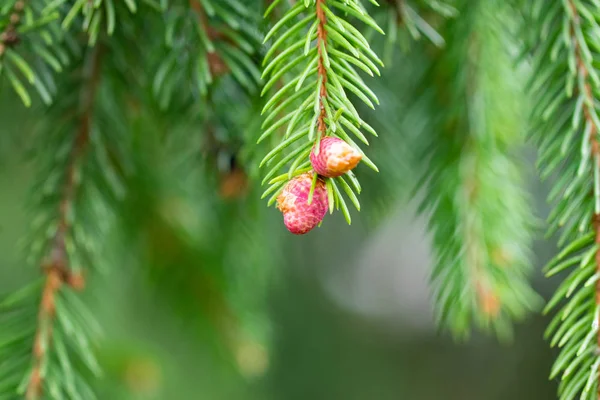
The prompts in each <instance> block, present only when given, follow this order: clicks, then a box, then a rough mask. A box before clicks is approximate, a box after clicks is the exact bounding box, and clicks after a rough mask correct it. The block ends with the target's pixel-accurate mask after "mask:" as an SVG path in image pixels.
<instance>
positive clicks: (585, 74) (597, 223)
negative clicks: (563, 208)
mask: <svg viewBox="0 0 600 400" xmlns="http://www.w3.org/2000/svg"><path fill="white" fill-rule="evenodd" d="M568 6H569V8H570V11H571V15H572V18H571V19H570V27H569V33H570V36H571V42H572V43H573V48H574V50H575V61H576V65H577V74H578V78H579V79H578V80H580V81H581V82H583V88H580V91H581V92H582V94H583V96H584V98H585V101H584V102H583V116H584V118H585V121H586V123H587V124H588V125H589V126H590V132H589V136H588V137H587V138H586V139H587V140H589V142H590V148H591V152H592V155H593V157H594V159H595V160H596V163H600V144H599V143H598V139H597V134H598V127H597V126H596V124H595V123H594V119H593V118H592V110H593V107H594V102H595V99H594V96H593V94H592V85H591V84H590V77H589V71H588V68H587V66H586V65H585V62H584V57H583V54H582V50H581V45H580V44H579V41H578V40H577V36H576V34H575V30H576V29H577V28H578V26H579V25H580V23H581V19H580V16H579V11H578V10H577V7H576V6H575V4H574V3H573V0H569V2H568ZM592 226H593V229H594V231H595V241H596V244H597V245H599V247H598V250H597V251H596V257H595V260H596V273H600V214H598V213H596V214H594V216H593V218H592ZM595 300H596V304H597V305H600V281H598V282H596V298H595ZM596 345H597V347H598V348H600V330H598V333H597V337H596ZM598 382H599V384H598V392H597V396H598V399H600V372H599V373H598Z"/></svg>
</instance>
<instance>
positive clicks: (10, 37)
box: [0, 0, 25, 58]
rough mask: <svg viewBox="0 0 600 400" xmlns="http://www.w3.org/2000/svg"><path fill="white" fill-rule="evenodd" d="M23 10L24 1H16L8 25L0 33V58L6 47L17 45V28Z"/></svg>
mask: <svg viewBox="0 0 600 400" xmlns="http://www.w3.org/2000/svg"><path fill="white" fill-rule="evenodd" d="M23 10H25V0H17V1H16V2H15V5H14V6H13V10H12V13H11V14H10V16H9V17H8V18H9V23H8V25H7V26H6V28H5V29H4V31H3V32H2V33H0V58H2V56H3V55H4V53H5V51H6V48H7V47H12V46H16V45H17V44H18V43H19V34H18V33H17V28H18V27H19V24H20V23H21V17H22V15H21V14H23Z"/></svg>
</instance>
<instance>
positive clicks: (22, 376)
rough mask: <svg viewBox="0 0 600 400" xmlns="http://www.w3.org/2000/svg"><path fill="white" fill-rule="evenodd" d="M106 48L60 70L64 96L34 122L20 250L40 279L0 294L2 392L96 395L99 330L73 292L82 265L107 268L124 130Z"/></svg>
mask: <svg viewBox="0 0 600 400" xmlns="http://www.w3.org/2000/svg"><path fill="white" fill-rule="evenodd" d="M103 46H104V44H102V45H97V46H94V47H93V48H89V49H87V50H86V51H85V54H86V56H85V57H84V59H83V60H82V61H77V62H76V63H75V62H74V63H73V65H72V66H71V68H69V70H68V71H67V72H66V73H65V74H64V77H63V78H61V82H60V85H59V86H60V92H59V94H61V96H62V97H61V98H62V99H63V100H61V101H60V102H56V103H55V104H53V105H52V107H51V108H50V110H49V111H48V115H47V122H46V123H44V124H41V126H40V127H39V134H40V136H39V138H37V140H36V145H38V146H40V149H38V151H37V152H36V162H37V164H38V166H39V175H38V177H37V179H36V180H35V181H34V182H33V188H32V189H33V193H32V201H33V204H32V206H33V209H34V210H35V218H34V219H33V220H32V224H31V228H30V240H29V243H28V246H27V249H28V255H29V259H30V260H31V261H32V262H33V263H36V264H37V265H41V267H42V270H43V272H44V277H43V279H40V280H39V281H36V282H34V283H32V284H30V285H27V286H26V287H24V288H23V289H21V290H19V291H17V292H14V293H12V294H9V295H8V296H6V297H5V298H3V299H0V324H2V326H3V329H2V331H0V358H1V359H2V360H3V363H0V382H1V384H0V397H3V398H4V397H8V398H14V397H15V396H25V397H26V398H27V399H41V398H85V399H94V398H95V395H94V393H93V391H92V389H91V385H90V383H89V381H88V379H89V377H90V376H95V377H98V376H100V374H101V370H100V367H99V365H98V361H97V360H96V357H95V354H94V347H95V345H96V342H97V340H98V338H99V336H100V335H101V328H100V327H99V326H98V323H97V322H96V320H95V318H94V316H93V315H91V312H90V311H89V309H88V306H87V304H86V303H87V297H88V296H89V295H88V293H86V298H85V299H84V298H83V297H80V296H79V295H77V294H76V293H75V292H76V291H77V290H81V289H83V287H84V286H89V285H87V283H86V281H87V279H84V273H83V272H84V269H85V276H92V275H94V276H96V274H97V273H99V272H102V271H103V268H104V265H103V263H104V258H103V254H102V251H101V246H102V240H101V239H103V238H105V237H106V233H107V229H108V228H109V227H110V224H111V221H112V220H113V218H112V216H113V211H112V210H113V209H114V204H112V203H113V202H114V201H115V200H118V199H119V198H120V197H122V195H123V187H122V183H121V181H120V180H121V178H120V172H118V170H119V169H121V168H123V167H124V164H123V161H122V160H121V156H120V155H121V154H123V146H122V144H123V141H124V140H126V133H125V132H126V131H125V130H124V129H120V128H122V126H120V125H119V123H120V122H121V119H120V114H119V113H120V112H122V111H123V110H124V109H126V108H125V107H124V106H123V103H124V102H125V101H127V100H129V98H128V99H123V98H122V97H120V96H118V95H116V93H114V92H113V91H112V89H113V83H114V81H113V80H118V79H120V77H118V74H116V75H115V74H107V73H106V70H107V69H106V67H105V64H106V63H107V62H106V61H105V60H104V58H105V57H103V56H102V54H103V53H104V51H107V50H105V48H104V47H103ZM111 50H114V49H113V48H112V47H111ZM111 56H113V57H114V56H116V54H115V52H112V54H111ZM109 61H113V58H112V57H111V59H110V60H109ZM111 67H113V68H114V65H111ZM113 68H111V69H110V71H112V72H115V70H114V69H113ZM101 71H102V72H101ZM101 76H102V78H103V79H102V80H101V79H100V77H101ZM119 105H121V107H119ZM108 127H110V129H109V128H108ZM42 149H43V151H42ZM86 292H89V291H86Z"/></svg>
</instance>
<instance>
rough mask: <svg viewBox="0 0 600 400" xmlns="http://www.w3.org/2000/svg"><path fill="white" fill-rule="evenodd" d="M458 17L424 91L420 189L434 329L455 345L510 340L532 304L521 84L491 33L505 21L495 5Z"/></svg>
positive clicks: (465, 6) (476, 5)
mask: <svg viewBox="0 0 600 400" xmlns="http://www.w3.org/2000/svg"><path fill="white" fill-rule="evenodd" d="M459 10H460V11H461V17H460V18H457V19H455V20H450V21H448V23H447V28H446V30H445V31H444V33H445V36H446V37H447V38H448V46H447V47H446V48H445V49H443V50H440V58H438V59H435V60H434V62H433V65H432V67H431V70H430V71H429V73H428V74H426V75H425V77H424V82H423V83H424V85H429V84H430V82H436V89H435V90H434V91H433V92H430V94H427V95H426V97H425V100H426V101H431V100H433V103H432V105H431V107H432V110H433V111H432V112H433V114H435V115H436V117H435V118H432V119H431V121H430V125H429V128H428V131H430V133H429V137H428V140H427V141H426V142H425V143H426V145H425V146H424V148H423V151H422V152H420V153H419V155H420V156H421V157H420V158H421V159H422V160H425V164H424V165H423V170H424V172H423V175H424V176H423V178H422V179H420V180H418V182H419V183H420V184H421V183H422V182H426V185H425V188H424V189H425V194H424V197H423V201H422V205H421V209H422V210H426V211H427V212H428V216H429V219H430V229H431V231H432V233H433V246H434V250H435V253H436V261H435V265H434V268H433V271H432V276H431V280H432V286H433V288H434V292H435V300H436V306H437V310H436V311H437V319H438V323H439V324H440V325H441V326H442V327H443V328H446V329H448V330H449V331H450V332H451V333H452V334H453V335H454V336H455V337H458V338H466V337H468V336H469V334H470V332H471V330H472V329H473V328H477V329H480V330H484V331H493V332H495V333H497V334H498V335H499V336H500V337H501V338H509V337H510V336H511V334H512V320H513V319H521V318H523V316H524V315H525V314H526V313H527V312H529V311H532V310H533V309H535V308H536V307H537V306H538V305H539V297H538V296H537V295H536V294H535V293H534V292H533V290H532V289H531V287H530V286H529V284H528V282H527V277H528V275H529V273H530V270H531V265H530V262H529V259H528V258H529V251H530V250H529V245H530V243H531V225H532V222H531V221H532V219H533V218H532V215H531V211H530V209H529V208H528V201H527V196H526V194H525V193H524V190H523V188H522V187H521V186H522V176H521V171H520V168H521V166H520V162H519V160H518V159H517V158H516V157H515V156H514V155H513V152H514V150H513V149H514V148H515V147H517V146H519V144H521V140H520V139H521V138H520V133H521V131H520V129H521V126H519V120H520V115H519V105H518V104H515V100H516V99H518V97H519V96H518V84H519V82H518V77H515V71H514V69H512V68H511V63H512V62H513V61H512V60H511V58H510V57H509V53H508V50H507V48H509V46H510V45H511V44H512V43H510V42H509V43H506V42H504V41H502V40H500V38H501V37H502V36H501V35H500V34H499V32H500V31H501V29H503V28H502V23H501V22H503V21H504V19H510V17H511V14H510V13H509V11H508V10H507V8H506V7H505V6H504V5H503V4H501V2H500V1H492V2H488V1H476V2H470V1H466V0H463V1H461V2H460V8H459ZM505 82H510V83H505ZM423 93H427V91H424V90H423ZM429 96H432V97H433V98H432V99H431V100H427V98H428V97H429ZM509 102H512V103H511V104H510V105H507V104H508V103H509ZM483 105H485V107H483ZM517 148H518V147H517Z"/></svg>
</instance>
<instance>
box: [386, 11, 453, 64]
mask: <svg viewBox="0 0 600 400" xmlns="http://www.w3.org/2000/svg"><path fill="white" fill-rule="evenodd" d="M385 4H386V7H383V8H382V10H381V13H379V14H376V18H377V19H378V20H382V22H383V20H384V19H385V20H386V22H387V32H388V35H387V41H386V45H387V51H386V54H388V56H387V57H386V58H389V57H390V53H391V49H392V48H393V47H394V46H395V45H396V44H397V42H398V41H400V44H401V45H402V47H404V48H406V47H408V45H409V42H408V39H409V38H412V39H413V40H420V39H421V38H422V37H423V36H424V37H425V38H427V39H428V40H429V41H430V42H431V43H433V44H434V45H435V46H437V47H443V46H445V44H446V42H445V40H444V38H443V37H442V36H441V35H440V33H439V32H438V29H437V28H436V27H435V26H436V23H435V18H436V17H442V18H454V17H456V16H457V15H458V12H457V9H456V8H455V7H454V6H452V5H451V4H450V3H449V2H440V1H437V0H425V1H416V2H415V1H411V0H387V1H386V2H385ZM432 13H433V15H429V14H432Z"/></svg>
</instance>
